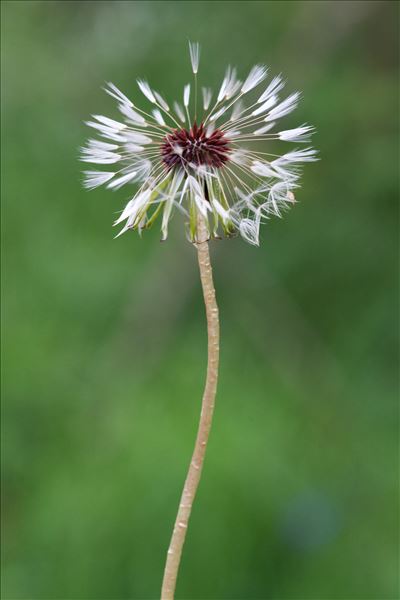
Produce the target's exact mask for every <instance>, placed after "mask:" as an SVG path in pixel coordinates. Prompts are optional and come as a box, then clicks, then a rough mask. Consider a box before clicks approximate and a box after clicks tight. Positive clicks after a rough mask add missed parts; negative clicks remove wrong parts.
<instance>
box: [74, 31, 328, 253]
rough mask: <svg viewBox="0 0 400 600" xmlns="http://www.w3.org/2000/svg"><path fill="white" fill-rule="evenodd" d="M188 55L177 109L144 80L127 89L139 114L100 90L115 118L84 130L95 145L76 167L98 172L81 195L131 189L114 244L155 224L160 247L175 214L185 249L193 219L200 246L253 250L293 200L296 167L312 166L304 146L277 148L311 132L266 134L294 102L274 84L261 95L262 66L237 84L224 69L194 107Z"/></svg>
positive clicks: (88, 175)
mask: <svg viewBox="0 0 400 600" xmlns="http://www.w3.org/2000/svg"><path fill="white" fill-rule="evenodd" d="M189 55H190V64H191V68H192V73H193V76H194V80H195V85H194V86H193V87H192V85H191V84H190V83H188V84H186V85H185V86H184V88H183V96H182V97H181V98H182V100H181V102H182V101H183V104H180V103H179V102H177V101H176V100H173V102H172V103H170V102H169V101H168V100H166V99H165V98H164V95H161V94H160V93H159V92H157V91H156V90H154V89H153V88H152V87H151V86H150V85H149V83H148V82H147V81H146V80H144V79H138V80H137V84H138V87H139V90H140V91H141V92H142V94H143V95H144V98H143V101H144V103H145V104H146V103H147V106H144V108H142V107H141V105H140V104H138V105H136V104H134V102H133V101H132V100H131V99H129V97H128V96H127V95H125V93H124V92H122V91H121V90H120V89H119V88H118V87H117V86H115V85H114V84H113V83H107V84H106V86H105V88H104V89H105V91H106V92H107V94H109V95H110V96H111V97H112V98H114V100H116V101H117V108H118V111H119V113H120V118H119V119H118V118H116V119H114V118H110V117H107V116H103V115H97V114H96V115H93V116H92V118H91V120H89V121H87V122H86V123H87V125H88V126H89V127H91V128H92V129H93V130H94V131H95V133H96V134H97V136H98V137H99V138H100V139H94V138H90V139H89V140H88V142H87V143H86V145H85V146H84V147H83V148H82V149H81V160H82V161H83V162H85V163H93V164H95V165H100V168H101V166H104V167H103V168H105V170H104V171H102V170H93V171H85V172H84V182H83V185H84V186H85V187H86V188H87V189H90V190H92V189H94V188H96V187H98V186H101V185H105V186H106V187H107V188H108V189H110V190H113V191H116V190H119V189H120V188H122V187H124V186H128V185H134V186H136V187H135V189H136V191H135V192H134V193H133V195H132V196H131V197H130V199H129V201H128V203H127V204H126V206H125V208H124V210H123V211H121V213H120V215H119V216H118V217H117V219H116V220H115V222H114V225H119V226H121V225H122V229H121V230H120V231H119V232H118V233H117V235H116V237H119V236H120V235H121V234H123V233H125V232H126V231H129V230H137V231H138V232H139V234H141V233H142V231H143V230H145V229H148V228H149V227H151V226H152V225H153V223H154V222H155V221H156V220H157V217H158V216H159V215H160V218H161V237H162V239H166V238H167V236H168V226H169V222H170V220H171V218H172V216H173V214H174V212H176V210H177V211H178V212H180V213H181V214H183V215H184V217H185V219H186V220H187V225H188V227H187V231H188V237H189V239H190V240H191V241H193V242H195V241H196V240H197V226H198V219H199V216H200V217H201V219H202V220H203V224H204V226H205V227H206V229H207V231H208V233H209V236H210V237H215V238H220V237H222V236H223V235H225V236H228V237H230V236H232V234H234V233H235V232H238V233H239V234H240V235H241V236H242V238H243V239H244V240H246V241H247V242H249V243H250V244H253V245H259V242H260V226H261V224H262V223H263V222H265V221H266V220H267V219H269V218H270V217H271V216H278V217H281V216H282V214H283V213H284V212H285V211H286V210H287V209H288V208H289V207H291V206H293V205H294V203H295V202H296V200H295V196H294V192H293V190H295V189H296V188H298V187H299V181H300V167H301V165H302V163H307V162H312V161H315V160H317V154H316V151H315V150H314V149H313V148H311V147H309V146H308V147H306V148H304V147H303V148H301V147H299V146H298V147H297V148H294V149H291V150H290V149H289V150H286V149H285V150H284V149H283V148H284V146H285V145H287V144H291V143H296V144H304V143H306V144H307V143H309V141H310V137H311V135H312V134H313V133H314V128H313V127H312V126H310V125H307V124H302V125H299V126H297V127H293V128H292V129H288V128H282V129H280V131H276V129H277V128H278V124H279V123H280V120H281V119H283V118H284V117H285V116H286V115H288V114H289V113H291V112H292V111H294V110H295V109H296V107H297V104H298V102H299V100H300V93H299V92H295V93H292V94H290V95H289V96H287V97H286V98H285V97H284V98H283V99H282V98H281V97H280V94H281V92H282V90H283V88H284V86H285V82H284V80H283V78H282V76H281V75H278V76H276V77H273V78H272V79H271V80H270V82H269V83H268V82H267V85H266V86H265V84H264V90H263V89H262V87H261V84H262V83H263V82H264V81H265V79H266V78H267V75H268V69H267V68H266V67H264V66H263V65H256V66H255V67H253V68H252V69H251V70H250V72H249V73H248V75H247V76H245V77H244V79H242V80H240V79H239V78H238V75H237V71H236V69H235V68H233V67H230V66H229V67H228V68H227V70H226V71H225V75H224V78H223V80H222V83H221V85H220V87H219V88H218V89H217V94H216V95H214V94H213V92H212V90H211V88H208V87H202V88H201V98H200V99H198V98H197V79H196V78H197V77H198V69H199V61H200V45H199V44H198V43H197V42H189ZM253 96H254V97H253ZM213 98H214V99H213ZM196 107H197V108H196ZM199 107H201V110H200V109H199ZM107 165H112V167H111V169H110V167H107ZM175 209H176V210H175Z"/></svg>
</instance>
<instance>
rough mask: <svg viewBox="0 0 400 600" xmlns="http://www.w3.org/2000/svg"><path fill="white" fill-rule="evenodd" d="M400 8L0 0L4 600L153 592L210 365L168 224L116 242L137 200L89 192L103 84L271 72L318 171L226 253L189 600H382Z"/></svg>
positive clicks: (132, 89)
mask: <svg viewBox="0 0 400 600" xmlns="http://www.w3.org/2000/svg"><path fill="white" fill-rule="evenodd" d="M397 23H398V4H397V3H395V2H381V1H377V2H362V1H355V2H301V1H296V2H171V1H169V2H168V1H167V2H84V1H83V2H70V1H68V2H67V1H65V2H48V1H46V2H23V1H15V2H3V3H2V33H3V35H2V45H3V52H2V61H3V63H2V67H3V68H2V83H3V85H2V94H3V138H2V151H3V152H2V154H3V167H2V168H3V172H2V196H3V237H2V246H3V383H2V385H3V405H2V406H3V419H2V426H3V452H2V458H3V530H2V531H3V533H2V537H3V569H2V585H3V598H4V600H14V599H15V600H17V599H18V600H27V599H29V600H47V599H48V600H128V599H153V598H157V597H158V594H159V588H160V582H161V578H162V571H163V565H164V560H165V554H166V550H167V546H168V542H169V537H170V533H171V528H172V524H173V521H174V518H175V512H176V508H177V504H178V500H179V496H180V493H181V488H182V484H183V480H184V476H185V472H186V468H187V465H188V461H189V457H190V454H191V451H192V446H193V442H194V436H195V431H196V427H197V421H198V415H199V407H200V399H201V392H202V386H203V380H204V374H205V361H206V337H205V321H204V309H203V305H202V297H201V289H200V284H199V279H198V272H197V264H196V256H195V251H194V249H193V247H192V246H191V245H190V244H189V243H188V242H187V241H186V240H185V238H184V234H183V221H182V220H181V218H180V216H179V215H176V216H175V219H174V223H173V226H172V230H171V235H170V237H169V239H168V241H167V242H166V243H164V244H160V243H159V238H160V235H159V229H158V227H155V228H154V229H153V230H152V231H150V232H148V233H146V234H145V235H144V236H143V238H142V239H139V237H138V236H137V235H136V234H128V235H125V236H123V237H122V238H119V239H118V240H117V241H114V240H113V235H114V233H115V230H113V229H112V228H111V223H112V221H113V219H114V217H115V214H116V211H118V210H119V209H120V208H121V207H122V205H123V204H124V202H125V200H126V198H127V194H129V191H128V192H127V191H126V189H125V190H124V189H122V190H120V191H119V192H116V193H114V194H112V193H111V192H107V191H102V190H101V189H99V190H97V191H95V192H91V193H88V192H86V191H83V189H82V188H81V175H80V171H81V165H80V164H79V163H78V160H77V157H78V147H79V146H80V145H82V143H83V142H84V140H85V139H86V137H87V136H88V134H89V131H88V129H87V128H86V127H85V126H84V124H83V121H84V120H85V119H87V118H88V116H89V115H90V113H93V112H94V113H100V114H108V115H109V116H115V115H116V114H117V113H116V109H115V106H114V102H113V100H112V99H110V98H109V97H108V96H107V95H106V94H104V92H102V91H101V87H102V85H103V84H104V82H105V81H109V80H111V81H113V82H115V83H116V84H117V85H118V86H119V87H120V88H121V89H122V90H124V91H125V92H126V93H128V95H131V96H132V97H133V99H137V100H139V98H140V93H139V92H138V90H137V88H136V85H135V79H136V77H138V76H142V77H143V76H144V77H147V78H148V79H149V80H150V82H151V83H153V84H154V85H155V86H156V87H157V88H158V89H160V91H162V92H163V93H165V95H166V97H167V98H169V99H173V98H175V97H176V95H177V94H181V90H182V85H183V84H184V83H186V82H187V81H188V78H189V77H190V67H189V62H188V53H187V40H188V39H192V40H198V41H200V42H201V44H202V48H203V51H202V62H201V69H200V76H201V81H202V82H203V83H205V82H208V83H209V84H211V85H212V86H214V87H215V86H217V85H218V84H219V82H220V80H221V78H222V76H223V73H224V70H225V67H226V65H227V64H228V63H231V64H234V65H237V66H238V67H239V69H240V72H242V73H244V72H245V71H247V70H248V69H249V68H250V67H251V66H252V65H253V64H254V63H256V62H264V63H266V64H268V65H269V66H270V67H271V72H272V73H279V72H283V73H284V75H285V76H286V77H287V79H288V81H289V85H288V88H287V89H288V90H289V91H294V90H295V89H301V90H303V92H304V100H303V101H302V103H301V107H300V109H299V110H298V111H296V113H295V114H294V116H293V117H290V118H288V119H287V120H286V123H287V124H288V126H291V125H293V126H294V125H297V124H298V123H302V122H304V121H308V122H311V123H313V124H314V125H315V126H316V128H317V130H318V134H317V135H316V136H315V139H314V143H315V145H316V146H317V147H318V149H319V150H320V155H321V159H322V160H321V161H320V162H319V163H315V164H311V165H306V168H305V170H304V171H305V174H304V179H303V184H304V185H303V188H302V190H301V191H300V192H299V193H298V195H297V197H298V200H299V203H298V204H297V205H296V207H295V208H294V209H293V210H292V211H291V212H290V213H289V214H288V215H287V216H286V217H285V219H284V221H282V220H279V219H276V220H271V221H269V223H268V224H267V225H266V226H265V227H264V229H263V234H262V238H263V241H262V245H261V247H260V248H259V249H257V248H254V247H251V246H249V245H247V244H246V243H244V242H243V241H241V240H240V239H235V240H231V241H220V242H213V243H212V256H213V262H214V272H215V281H216V286H217V294H218V300H219V304H220V309H221V319H222V345H221V352H222V353H221V373H220V385H219V392H218V402H217V410H216V414H215V422H214V426H213V431H212V437H211V441H210V446H209V451H208V455H207V461H206V466H205V469H204V475H203V480H202V483H201V486H200V490H199V494H198V498H197V502H196V505H195V508H194V511H193V516H192V520H191V524H190V529H189V534H188V538H187V542H186V545H185V551H184V557H183V562H182V567H181V573H180V578H179V584H178V591H177V598H181V599H198V600H200V599H203V600H211V599H213V600H228V599H238V600H239V599H240V600H243V599H246V600H250V599H262V600H264V599H268V600H372V599H373V600H394V599H397V598H398V597H399V588H398V580H397V569H396V567H397V541H398V524H397V490H398V472H397V467H398V464H397V440H398V437H397V423H398V421H397V394H396V391H397V385H396V382H397V362H396V332H397V316H396V281H397V277H396V271H397V269H396V266H397V264H396V263H397V182H396V177H397V167H396V163H397V155H398V152H397V151H398V148H397V142H396V136H397V133H398V131H397V121H398V119H397V83H398V79H397V67H398V64H397V36H398V31H397V27H398V26H397Z"/></svg>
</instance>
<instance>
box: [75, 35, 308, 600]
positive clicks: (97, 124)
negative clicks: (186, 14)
mask: <svg viewBox="0 0 400 600" xmlns="http://www.w3.org/2000/svg"><path fill="white" fill-rule="evenodd" d="M189 52H190V61H191V66H192V73H193V78H194V85H193V86H192V85H191V84H190V83H188V84H186V85H185V86H184V88H183V94H182V101H181V103H180V102H177V101H174V102H173V104H172V108H171V106H170V104H169V103H168V102H167V101H166V100H165V98H164V97H163V96H162V95H161V94H160V93H159V92H158V91H156V90H154V89H153V88H151V87H150V85H149V84H148V83H147V81H144V80H141V79H139V80H137V83H138V86H139V89H140V91H141V92H142V93H143V95H144V96H145V98H146V100H147V104H148V105H149V106H148V107H147V108H146V110H143V109H142V108H141V107H139V106H138V105H137V104H134V103H133V102H132V101H131V100H130V99H129V98H128V97H127V96H126V95H125V94H124V93H123V92H121V91H120V90H119V89H118V88H117V87H116V86H115V85H114V84H112V83H108V84H107V85H106V87H105V91H106V92H107V93H108V94H109V95H110V96H112V97H113V98H114V99H115V100H116V101H117V104H118V109H119V112H120V113H121V117H120V119H119V120H114V119H111V118H109V117H105V116H102V115H93V119H92V120H91V121H88V122H87V125H89V126H90V127H92V128H93V129H94V130H95V131H96V132H97V134H98V135H99V137H100V138H101V139H89V140H88V142H87V144H86V146H85V147H83V148H82V149H81V159H82V160H83V161H84V162H88V163H94V164H97V165H102V166H106V169H107V170H105V171H103V170H96V171H85V172H84V175H85V180H84V185H85V187H86V188H88V189H94V188H96V187H98V186H100V185H105V186H106V187H107V188H108V189H111V190H118V189H119V188H121V187H123V186H125V185H131V184H134V185H135V192H134V194H133V195H132V197H131V198H130V200H129V201H128V203H127V204H126V206H125V208H124V209H123V210H122V211H121V214H120V215H119V217H118V218H117V219H116V221H115V223H114V225H115V226H118V225H119V226H122V228H121V229H120V231H119V232H118V233H117V235H116V237H119V236H120V235H121V234H123V233H125V232H127V231H129V230H137V231H138V232H139V234H141V233H142V232H143V231H144V230H146V229H149V228H150V227H151V226H152V225H153V224H154V223H155V221H156V220H157V219H158V220H159V221H160V222H161V223H160V225H161V239H162V240H166V239H167V237H168V226H169V222H170V220H171V218H172V216H173V214H174V212H179V213H181V214H182V215H183V217H184V221H185V225H186V234H187V238H188V239H189V241H190V242H192V243H193V244H194V246H195V247H196V248H197V253H198V262H199V269H200V276H201V283H202V288H203V295H204V302H205V308H206V316H207V330H208V367H207V378H206V385H205V390H204V394H203V402H202V410H201V416H200V423H199V429H198V434H197V439H196V443H195V448H194V452H193V456H192V460H191V462H190V465H189V470H188V474H187V478H186V481H185V485H184V489H183V493H182V497H181V501H180V505H179V509H178V515H177V518H176V522H175V527H174V530H173V534H172V538H171V542H170V546H169V549H168V554H167V561H166V566H165V572H164V579H163V584H162V592H161V598H162V600H171V599H173V598H174V594H175V587H176V581H177V575H178V569H179V564H180V558H181V553H182V548H183V544H184V541H185V536H186V531H187V526H188V522H189V518H190V513H191V509H192V505H193V501H194V498H195V494H196V490H197V487H198V484H199V481H200V476H201V471H202V467H203V462H204V456H205V452H206V448H207V443H208V436H209V432H210V428H211V423H212V415H213V410H214V403H215V396H216V390H217V380H218V363H219V315H218V306H217V303H216V298H215V289H214V284H213V278H212V270H211V263H210V255H209V248H208V241H209V240H210V239H213V238H221V237H228V238H229V237H232V236H235V235H237V234H239V235H240V236H241V237H242V238H243V239H244V240H246V241H247V242H249V243H250V244H253V245H256V246H257V245H259V240H260V226H261V224H262V223H263V222H265V221H266V220H267V219H269V218H270V217H271V216H273V215H275V216H278V217H280V216H282V213H283V212H284V211H285V210H287V209H288V208H289V207H290V206H292V205H293V204H294V203H295V196H294V190H295V189H296V188H298V187H299V178H300V166H301V163H304V162H311V161H315V160H317V157H316V151H315V150H314V149H313V148H311V147H309V146H308V145H307V146H306V147H303V148H301V147H296V148H294V149H290V150H283V152H282V150H281V151H280V152H279V153H277V151H278V149H279V148H282V146H283V145H285V144H287V143H288V142H289V143H295V144H305V143H306V144H308V142H309V140H310V136H311V135H312V133H313V132H314V128H313V127H311V126H310V125H307V124H302V125H300V126H298V127H295V128H292V129H281V128H280V126H279V127H278V125H279V124H280V121H281V119H282V118H283V117H285V116H286V115H288V114H289V113H291V112H292V111H293V110H294V109H295V108H296V106H297V104H298V101H299V99H300V94H299V92H295V93H292V94H291V95H289V96H287V97H286V98H283V99H282V98H281V92H282V90H283V88H284V85H285V83H284V81H283V79H282V77H281V76H277V77H273V78H272V79H271V80H270V81H269V82H268V83H267V84H265V83H264V85H263V87H262V88H260V86H261V84H263V82H265V80H266V79H267V75H268V70H267V68H266V67H264V66H262V65H256V66H255V67H253V68H252V69H251V70H250V72H249V74H248V75H247V77H246V78H245V79H244V80H240V79H239V78H238V76H237V71H236V69H234V68H231V67H228V69H227V71H226V73H225V77H224V79H223V81H222V84H221V87H220V88H219V90H218V93H217V94H216V95H213V92H212V90H211V89H210V88H207V87H202V88H201V98H198V95H199V94H198V81H197V76H198V75H197V74H198V69H199V61H200V46H199V44H197V43H190V42H189ZM192 87H193V93H192ZM247 98H250V101H249V102H248V103H247V104H245V102H244V100H245V99H247ZM104 140H106V141H104ZM261 144H263V145H262V150H260V149H259V148H260V146H261ZM108 169H111V170H108Z"/></svg>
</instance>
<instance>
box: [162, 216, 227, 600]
mask: <svg viewBox="0 0 400 600" xmlns="http://www.w3.org/2000/svg"><path fill="white" fill-rule="evenodd" d="M195 245H196V248H197V256H198V262H199V269H200V278H201V285H202V288H203V296H204V304H205V308H206V316H207V333H208V363H207V377H206V384H205V388H204V393H203V401H202V406H201V413H200V422H199V428H198V431H197V438H196V443H195V446H194V451H193V455H192V460H191V462H190V465H189V470H188V473H187V476H186V481H185V485H184V488H183V492H182V496H181V500H180V503H179V508H178V514H177V516H176V521H175V525H174V530H173V533H172V537H171V542H170V545H169V549H168V553H167V561H166V565H165V571H164V579H163V584H162V589H161V600H173V598H174V594H175V587H176V580H177V576H178V570H179V564H180V561H181V555H182V548H183V544H184V542H185V537H186V531H187V527H188V522H189V518H190V513H191V510H192V506H193V502H194V499H195V496H196V491H197V487H198V485H199V482H200V477H201V471H202V468H203V463H204V456H205V453H206V449H207V443H208V437H209V433H210V429H211V423H212V417H213V412H214V404H215V395H216V392H217V381H218V363H219V314H218V305H217V301H216V298H215V289H214V283H213V277H212V268H211V261H210V253H209V247H208V233H207V230H206V227H205V223H204V221H203V218H202V217H200V218H199V219H198V224H197V242H196V244H195Z"/></svg>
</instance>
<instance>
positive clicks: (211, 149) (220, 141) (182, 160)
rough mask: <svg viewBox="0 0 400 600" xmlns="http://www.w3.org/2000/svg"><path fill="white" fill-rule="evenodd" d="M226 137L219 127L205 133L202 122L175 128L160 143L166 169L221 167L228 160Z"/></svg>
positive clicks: (228, 148) (228, 151) (229, 149)
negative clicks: (187, 127) (183, 127)
mask: <svg viewBox="0 0 400 600" xmlns="http://www.w3.org/2000/svg"><path fill="white" fill-rule="evenodd" d="M230 152H231V148H230V147H229V142H228V139H227V138H226V136H225V134H224V133H223V132H222V131H221V130H220V129H215V130H214V131H213V132H212V133H207V128H205V127H204V125H203V123H202V124H201V125H200V126H198V125H197V124H196V122H195V123H194V124H193V126H192V128H191V129H190V130H189V131H188V130H187V129H175V130H174V131H173V132H172V133H169V134H168V135H166V136H165V138H164V139H163V141H162V143H161V156H162V159H163V161H164V163H165V165H166V166H167V168H168V169H173V168H175V167H188V166H190V164H192V165H196V166H199V165H207V166H210V167H216V168H219V167H222V166H223V165H224V164H225V163H226V162H227V161H228V160H229V153H230Z"/></svg>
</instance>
